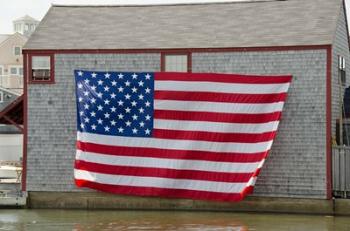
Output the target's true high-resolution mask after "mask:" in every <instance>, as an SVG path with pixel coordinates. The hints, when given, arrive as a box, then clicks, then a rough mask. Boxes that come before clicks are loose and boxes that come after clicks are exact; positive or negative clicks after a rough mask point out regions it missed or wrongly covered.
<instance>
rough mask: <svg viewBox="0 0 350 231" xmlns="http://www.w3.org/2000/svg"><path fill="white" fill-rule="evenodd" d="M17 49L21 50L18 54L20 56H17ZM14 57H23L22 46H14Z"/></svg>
mask: <svg viewBox="0 0 350 231" xmlns="http://www.w3.org/2000/svg"><path fill="white" fill-rule="evenodd" d="M17 47H18V48H19V54H18V55H16V48H17ZM13 55H14V56H17V57H18V56H21V55H22V47H21V46H14V47H13Z"/></svg>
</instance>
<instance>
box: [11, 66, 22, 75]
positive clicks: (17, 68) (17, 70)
mask: <svg viewBox="0 0 350 231" xmlns="http://www.w3.org/2000/svg"><path fill="white" fill-rule="evenodd" d="M12 68H16V74H12V73H11V69H12ZM20 68H23V66H21V65H12V66H9V68H8V73H9V74H8V75H10V76H23V74H22V75H20V74H19V69H20Z"/></svg>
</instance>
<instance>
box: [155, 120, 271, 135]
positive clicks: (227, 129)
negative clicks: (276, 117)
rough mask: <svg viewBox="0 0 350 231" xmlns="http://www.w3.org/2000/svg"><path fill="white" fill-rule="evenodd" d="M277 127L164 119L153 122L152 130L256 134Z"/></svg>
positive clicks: (269, 123) (261, 124)
mask: <svg viewBox="0 0 350 231" xmlns="http://www.w3.org/2000/svg"><path fill="white" fill-rule="evenodd" d="M277 127H278V121H273V122H268V123H257V124H243V123H220V122H203V121H185V120H166V119H155V120H154V128H156V129H167V130H182V131H204V132H220V133H248V134H257V133H263V132H273V131H276V130H277Z"/></svg>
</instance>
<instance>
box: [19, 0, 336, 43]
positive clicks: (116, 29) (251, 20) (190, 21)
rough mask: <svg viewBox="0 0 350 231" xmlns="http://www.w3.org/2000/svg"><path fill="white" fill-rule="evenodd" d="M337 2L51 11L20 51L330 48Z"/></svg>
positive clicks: (294, 0) (315, 0) (301, 0)
mask: <svg viewBox="0 0 350 231" xmlns="http://www.w3.org/2000/svg"><path fill="white" fill-rule="evenodd" d="M341 5H342V0H307V1H305V0H287V1H282V0H280V1H278V0H275V1H272V0H271V1H250V2H230V3H206V4H179V5H148V6H52V7H51V8H50V10H49V11H48V13H47V14H46V16H45V17H44V19H43V20H42V22H41V23H40V24H39V26H38V28H37V29H36V31H35V32H34V33H33V35H32V36H31V38H30V39H29V41H28V42H27V44H26V45H25V49H152V48H216V47H220V48H221V47H268V46H297V45H324V44H332V40H333V37H334V34H335V29H336V24H337V19H338V16H339V15H340V9H341Z"/></svg>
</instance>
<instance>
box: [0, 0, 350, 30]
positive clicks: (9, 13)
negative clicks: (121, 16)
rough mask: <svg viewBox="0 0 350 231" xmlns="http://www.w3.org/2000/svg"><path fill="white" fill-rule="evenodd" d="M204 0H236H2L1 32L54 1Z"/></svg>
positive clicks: (132, 0) (147, 0)
mask: <svg viewBox="0 0 350 231" xmlns="http://www.w3.org/2000/svg"><path fill="white" fill-rule="evenodd" d="M204 1H205V2H225V1H229V2H232V1H234V0H0V9H1V13H0V34H10V33H13V28H12V21H13V20H14V19H17V18H20V17H22V16H24V15H26V14H28V15H29V16H32V17H34V18H35V19H37V20H41V19H42V17H43V16H44V15H45V13H46V12H47V10H48V9H49V7H50V5H51V4H52V3H55V4H89V5H91V4H157V3H158V4H159V3H189V2H204ZM241 1H242V0H241ZM305 1H307V0H305ZM345 2H346V3H350V0H345ZM347 5H349V4H347ZM347 12H350V7H347ZM349 14H350V13H349Z"/></svg>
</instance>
